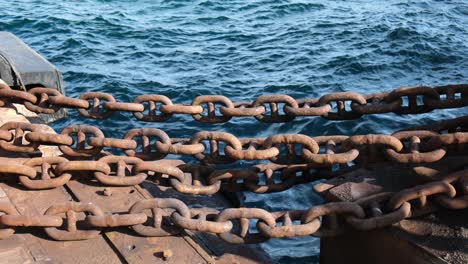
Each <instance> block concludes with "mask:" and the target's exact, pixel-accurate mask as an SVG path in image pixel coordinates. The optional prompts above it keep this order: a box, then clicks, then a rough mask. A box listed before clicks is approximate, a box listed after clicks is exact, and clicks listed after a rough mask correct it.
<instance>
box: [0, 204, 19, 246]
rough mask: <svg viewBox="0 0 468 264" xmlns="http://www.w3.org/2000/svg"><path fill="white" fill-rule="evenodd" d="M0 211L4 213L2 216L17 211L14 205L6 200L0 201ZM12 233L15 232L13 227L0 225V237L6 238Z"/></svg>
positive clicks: (15, 213)
mask: <svg viewBox="0 0 468 264" xmlns="http://www.w3.org/2000/svg"><path fill="white" fill-rule="evenodd" d="M0 213H4V215H2V216H7V215H18V212H17V211H16V209H15V207H14V206H13V205H12V204H11V203H10V202H7V201H0ZM0 217H1V216H0ZM0 219H1V218H0ZM0 224H1V222H0ZM14 233H15V229H14V228H12V227H3V226H1V225H0V239H7V238H9V237H11V236H12V235H13V234H14Z"/></svg>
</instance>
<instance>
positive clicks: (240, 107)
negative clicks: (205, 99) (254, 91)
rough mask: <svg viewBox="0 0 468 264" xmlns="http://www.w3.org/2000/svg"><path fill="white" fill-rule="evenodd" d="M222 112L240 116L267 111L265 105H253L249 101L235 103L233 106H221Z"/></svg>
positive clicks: (231, 115)
mask: <svg viewBox="0 0 468 264" xmlns="http://www.w3.org/2000/svg"><path fill="white" fill-rule="evenodd" d="M219 111H220V112H221V114H223V115H225V116H227V117H238V116H258V115H262V114H264V113H265V111H266V110H265V107H264V106H257V107H254V106H252V103H249V102H237V103H234V105H233V107H227V106H221V107H220V108H219Z"/></svg>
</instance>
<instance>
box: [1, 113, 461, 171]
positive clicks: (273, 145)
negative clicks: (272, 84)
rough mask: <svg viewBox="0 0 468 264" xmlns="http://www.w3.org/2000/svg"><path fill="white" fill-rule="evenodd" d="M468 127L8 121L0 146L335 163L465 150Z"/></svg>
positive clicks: (415, 159) (70, 153)
mask: <svg viewBox="0 0 468 264" xmlns="http://www.w3.org/2000/svg"><path fill="white" fill-rule="evenodd" d="M467 142H468V132H455V133H446V134H439V133H437V132H434V131H429V130H415V131H400V132H396V133H394V134H392V135H384V134H368V135H355V136H317V137H310V136H307V135H303V134H280V135H272V136H269V137H267V138H241V139H239V138H237V137H236V136H234V135H232V134H229V133H226V132H209V131H202V132H198V133H196V134H194V135H193V136H192V137H191V138H190V139H171V138H170V137H169V136H168V135H167V133H166V132H164V131H162V130H160V129H156V128H135V129H131V130H129V131H128V132H127V133H126V134H125V135H124V136H123V138H122V139H119V138H106V137H105V136H104V133H103V132H102V131H101V130H100V129H99V128H97V127H94V126H88V125H71V126H67V127H65V128H64V129H63V130H62V132H61V133H60V134H54V133H45V132H41V129H40V126H39V125H35V124H29V123H21V122H8V123H5V124H4V125H2V126H1V127H0V149H1V150H5V151H10V152H24V153H31V152H34V151H35V150H37V149H38V147H39V146H42V145H53V146H58V147H59V149H60V150H61V151H62V153H63V154H65V155H66V156H67V157H71V158H77V157H86V158H89V157H97V156H99V155H101V151H102V150H103V149H104V148H112V149H114V150H121V151H123V152H124V153H125V154H126V155H127V156H128V157H134V158H139V159H143V160H158V159H162V158H164V157H166V156H167V155H169V154H174V155H192V156H194V157H195V158H196V159H198V160H199V161H201V162H202V163H204V164H218V163H231V162H234V161H238V160H270V161H271V162H274V163H277V164H304V163H307V164H316V165H334V164H347V163H350V162H373V161H374V160H377V159H381V160H382V159H387V160H392V161H395V162H398V163H422V162H435V161H438V160H440V159H441V158H442V157H444V156H445V155H446V153H447V151H451V150H463V149H464V146H465V145H466V143H467Z"/></svg>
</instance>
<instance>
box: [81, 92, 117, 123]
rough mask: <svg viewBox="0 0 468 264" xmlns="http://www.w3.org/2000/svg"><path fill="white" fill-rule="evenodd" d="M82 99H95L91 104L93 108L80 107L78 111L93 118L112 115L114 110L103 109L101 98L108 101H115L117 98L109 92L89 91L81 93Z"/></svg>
mask: <svg viewBox="0 0 468 264" xmlns="http://www.w3.org/2000/svg"><path fill="white" fill-rule="evenodd" d="M80 99H81V100H90V99H92V100H93V104H92V105H90V106H89V107H91V108H92V109H91V110H87V109H82V108H78V112H79V113H80V115H82V116H84V117H91V118H97V119H103V118H108V117H110V116H111V115H112V114H113V113H114V111H110V110H107V109H106V110H107V111H103V110H102V108H104V107H103V105H101V100H102V99H103V100H105V101H107V102H115V98H114V97H113V96H112V95H111V94H108V93H100V92H88V93H84V94H81V95H80Z"/></svg>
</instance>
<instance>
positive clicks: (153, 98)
mask: <svg viewBox="0 0 468 264" xmlns="http://www.w3.org/2000/svg"><path fill="white" fill-rule="evenodd" d="M133 103H135V104H141V105H142V106H143V110H142V111H137V112H134V113H133V116H135V118H136V119H138V120H142V121H146V122H163V121H166V120H168V119H169V118H171V116H172V114H167V113H163V112H162V110H160V111H161V113H160V114H157V113H156V110H157V108H156V105H157V103H160V104H161V105H166V106H169V105H173V104H172V101H171V99H169V98H167V97H166V96H164V95H157V94H147V95H140V96H137V97H135V99H134V100H133ZM143 103H148V114H146V115H145V114H144V113H143V111H144V109H145V107H144V104H143Z"/></svg>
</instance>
